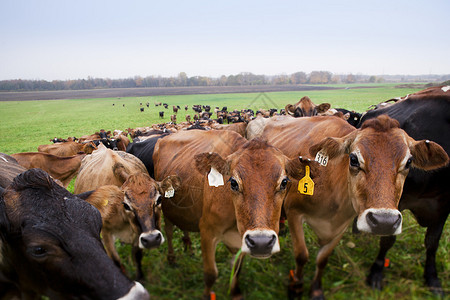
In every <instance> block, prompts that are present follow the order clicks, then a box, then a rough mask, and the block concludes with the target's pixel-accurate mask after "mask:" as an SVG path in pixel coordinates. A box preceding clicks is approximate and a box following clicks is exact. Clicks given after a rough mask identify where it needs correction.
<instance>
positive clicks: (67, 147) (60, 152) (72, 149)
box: [38, 142, 97, 156]
mask: <svg viewBox="0 0 450 300" xmlns="http://www.w3.org/2000/svg"><path fill="white" fill-rule="evenodd" d="M96 149H97V146H95V144H94V143H93V142H87V143H77V142H65V143H56V144H52V145H40V146H39V147H38V151H39V152H45V153H49V154H53V155H57V156H74V155H75V154H78V153H79V152H84V153H86V154H91V153H92V152H93V151H94V150H96Z"/></svg>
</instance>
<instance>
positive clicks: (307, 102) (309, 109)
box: [285, 96, 331, 118]
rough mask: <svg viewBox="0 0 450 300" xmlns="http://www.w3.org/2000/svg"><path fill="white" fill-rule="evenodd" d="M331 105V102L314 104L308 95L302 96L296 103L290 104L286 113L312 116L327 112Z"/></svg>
mask: <svg viewBox="0 0 450 300" xmlns="http://www.w3.org/2000/svg"><path fill="white" fill-rule="evenodd" d="M330 107H331V105H330V103H322V104H319V105H316V104H314V103H313V102H312V101H311V99H310V98H309V97H308V96H305V97H303V98H301V99H300V100H299V101H298V102H297V103H296V104H294V105H292V104H288V105H286V107H285V110H286V113H288V114H289V115H291V116H294V117H296V118H298V117H312V116H316V115H318V114H323V113H325V112H326V111H327V110H328V109H329V108H330Z"/></svg>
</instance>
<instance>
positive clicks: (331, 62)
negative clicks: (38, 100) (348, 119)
mask: <svg viewBox="0 0 450 300" xmlns="http://www.w3.org/2000/svg"><path fill="white" fill-rule="evenodd" d="M449 11H450V1H449V0H420V1H419V0H378V1H366V0H357V1H353V0H349V1H347V0H339V1H336V0H309V1H304V0H286V1H283V0H281V1H274V0H271V1H266V0H258V1H246V0H239V1H235V0H227V1H222V0H208V1H195V0H190V1H171V0H164V1H161V0H158V1H153V0H142V1H137V0H127V1H123V0H120V1H116V0H109V1H103V0H98V1H96V0H72V1H66V0H0V80H9V79H31V80H70V79H83V78H88V77H94V78H111V79H118V78H130V77H135V76H142V77H147V76H163V77H170V76H177V75H178V74H179V73H180V72H185V73H186V74H187V75H188V76H189V77H191V76H210V77H219V76H221V75H226V76H228V75H231V74H233V75H234V74H238V73H241V72H251V73H254V74H265V75H280V74H292V73H295V72H299V71H302V72H305V73H310V72H311V71H330V72H332V73H333V74H350V73H351V74H365V75H383V74H389V75H396V74H403V75H421V74H449V73H450V59H449V58H450V55H449V53H450V33H449V32H450V18H449V17H448V14H449Z"/></svg>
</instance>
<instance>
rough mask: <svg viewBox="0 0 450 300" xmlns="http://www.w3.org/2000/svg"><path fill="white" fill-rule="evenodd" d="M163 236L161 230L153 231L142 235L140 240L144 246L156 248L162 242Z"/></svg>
mask: <svg viewBox="0 0 450 300" xmlns="http://www.w3.org/2000/svg"><path fill="white" fill-rule="evenodd" d="M162 241H163V237H162V234H161V232H159V231H158V232H152V233H149V234H145V235H141V238H140V242H141V244H142V246H143V248H154V247H158V246H160V245H161V244H162Z"/></svg>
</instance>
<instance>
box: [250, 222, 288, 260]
mask: <svg viewBox="0 0 450 300" xmlns="http://www.w3.org/2000/svg"><path fill="white" fill-rule="evenodd" d="M241 249H242V252H243V253H247V254H250V256H252V257H255V258H269V257H270V256H271V255H272V254H274V253H276V252H278V251H280V244H279V242H278V235H277V234H276V233H275V231H273V230H267V229H265V230H260V229H255V230H247V231H246V232H245V233H244V237H243V238H242V247H241Z"/></svg>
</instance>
